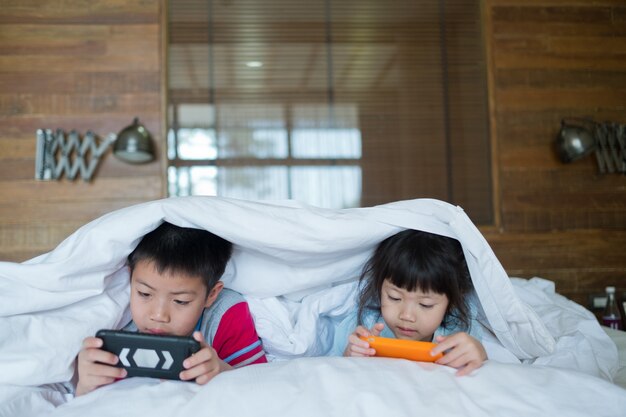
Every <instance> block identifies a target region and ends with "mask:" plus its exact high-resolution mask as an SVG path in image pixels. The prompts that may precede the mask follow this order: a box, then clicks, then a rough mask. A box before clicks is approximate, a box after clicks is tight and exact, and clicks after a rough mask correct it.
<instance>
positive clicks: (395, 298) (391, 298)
mask: <svg viewBox="0 0 626 417" xmlns="http://www.w3.org/2000/svg"><path fill="white" fill-rule="evenodd" d="M387 297H389V299H390V300H391V301H400V298H398V297H392V296H391V295H389V294H387Z"/></svg>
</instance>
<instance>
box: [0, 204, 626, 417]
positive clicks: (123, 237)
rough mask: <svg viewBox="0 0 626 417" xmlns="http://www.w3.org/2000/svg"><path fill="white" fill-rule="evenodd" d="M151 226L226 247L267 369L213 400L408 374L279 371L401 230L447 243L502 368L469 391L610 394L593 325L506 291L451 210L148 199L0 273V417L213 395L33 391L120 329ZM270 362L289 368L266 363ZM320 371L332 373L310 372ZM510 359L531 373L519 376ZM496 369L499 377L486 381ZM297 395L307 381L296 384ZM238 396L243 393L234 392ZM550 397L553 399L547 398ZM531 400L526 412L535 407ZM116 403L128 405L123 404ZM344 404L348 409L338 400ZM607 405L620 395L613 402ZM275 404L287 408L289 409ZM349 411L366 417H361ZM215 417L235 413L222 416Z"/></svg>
mask: <svg viewBox="0 0 626 417" xmlns="http://www.w3.org/2000/svg"><path fill="white" fill-rule="evenodd" d="M163 220H167V221H169V222H171V223H174V224H177V225H180V226H187V227H198V228H204V229H207V230H210V231H212V232H214V233H216V234H218V235H220V236H222V237H224V238H226V239H228V240H230V241H232V242H233V243H234V244H235V252H234V255H233V259H232V260H231V262H230V263H229V266H228V267H227V271H226V273H225V276H224V278H223V280H224V282H225V283H226V285H227V286H228V287H230V288H233V289H235V290H237V291H239V292H241V293H243V294H244V295H245V296H246V298H247V299H248V301H249V303H250V307H251V310H252V313H253V315H254V316H255V320H256V324H257V328H258V331H259V334H260V336H261V338H262V339H263V343H264V347H265V349H266V350H267V352H268V354H269V356H270V358H272V359H275V360H276V361H275V362H273V363H270V364H268V365H264V366H263V367H259V369H258V370H255V369H253V368H254V367H250V368H249V369H248V368H246V369H245V370H240V371H237V372H234V373H233V374H232V375H229V374H225V375H223V376H220V377H219V379H216V381H215V382H214V383H212V384H213V386H215V385H216V384H217V383H218V381H224V382H223V383H224V384H225V385H227V386H223V387H222V388H220V389H223V390H226V391H228V390H229V389H230V390H234V389H233V388H232V386H231V384H229V383H228V384H227V382H228V381H230V380H231V379H232V380H233V381H238V378H244V379H245V378H252V379H255V380H254V381H253V382H252V383H251V384H252V385H253V386H256V385H259V386H263V387H266V388H267V387H274V388H276V389H281V388H280V386H281V382H280V378H282V377H283V376H284V375H285V374H289V373H290V372H291V374H290V375H295V376H298V377H303V376H306V375H309V374H311V375H313V377H314V376H315V375H317V376H318V377H319V378H320V380H319V381H316V382H317V383H319V384H322V383H323V384H327V383H329V382H328V381H327V378H335V379H333V380H337V381H341V379H342V378H343V379H350V380H351V378H352V377H350V376H349V375H343V374H342V375H343V376H342V377H339V376H337V375H335V374H336V373H337V371H336V370H335V369H334V368H333V367H334V366H336V365H337V364H344V365H343V366H344V367H345V369H346V370H349V371H350V372H354V373H355V375H354V376H355V378H359V372H363V373H368V372H369V373H368V375H369V376H370V378H371V379H375V380H376V381H374V382H372V385H371V386H370V387H369V391H373V392H377V391H378V390H381V391H382V392H384V391H385V389H387V388H384V389H383V388H379V387H377V385H376V383H378V381H379V379H378V377H376V378H372V377H373V376H374V375H379V374H380V372H383V371H384V370H386V369H387V368H388V367H389V366H391V367H393V369H395V368H397V367H398V366H401V365H398V364H399V363H402V364H404V365H402V366H404V368H403V369H406V367H407V366H409V367H413V368H414V367H415V366H416V365H414V364H409V363H408V362H406V361H392V362H384V361H383V362H381V361H380V360H375V361H372V362H364V361H362V362H354V361H350V360H345V359H342V358H339V359H331V358H326V359H319V360H311V359H308V358H303V359H299V360H293V359H294V358H298V357H309V356H317V355H321V354H324V353H325V352H326V350H327V349H328V348H329V346H330V344H331V343H332V336H333V335H332V331H331V329H332V322H333V320H337V319H339V318H341V317H342V315H343V314H345V313H346V312H347V311H349V310H350V309H351V308H353V303H354V301H353V297H354V287H355V279H356V278H357V277H358V275H359V273H360V270H361V268H362V266H363V263H364V262H365V260H366V259H367V258H368V256H369V255H370V253H371V251H372V249H373V248H374V247H375V246H376V244H377V243H378V242H380V241H381V240H382V239H384V238H386V237H388V236H390V235H392V234H394V233H396V232H398V231H400V230H402V229H405V228H414V229H420V230H425V231H429V232H432V233H437V234H442V235H445V236H450V237H454V238H457V239H458V240H459V241H460V242H461V244H462V245H463V249H464V253H465V256H466V258H467V262H468V267H469V269H470V273H471V275H472V280H473V283H474V286H475V289H476V293H477V296H478V298H479V300H480V303H481V305H482V310H481V316H482V318H481V322H482V323H483V324H484V325H485V326H486V328H487V329H489V330H490V331H491V332H492V333H493V337H491V339H490V338H489V334H490V333H489V332H486V334H487V338H486V340H485V345H486V347H487V350H488V354H489V356H490V358H492V359H497V360H499V361H503V362H510V363H514V364H513V365H506V366H509V367H513V368H507V367H506V366H505V365H502V364H496V363H493V364H490V366H489V367H485V369H484V370H479V371H478V372H476V375H473V376H471V377H470V378H475V379H477V380H480V381H482V382H481V384H478V385H485V386H486V387H487V388H488V389H492V390H495V391H493V392H492V394H493V393H497V392H498V391H497V389H496V388H495V387H496V386H499V385H503V384H502V381H510V380H511V378H509V376H508V375H507V373H512V372H513V371H511V370H510V369H519V370H520V375H530V374H529V372H539V371H538V369H542V371H541V372H544V374H545V375H544V374H540V373H536V374H533V375H534V376H533V377H532V378H530V377H529V378H528V380H527V382H528V383H529V384H532V381H533V380H534V379H536V378H541V377H542V376H541V375H544V376H543V377H545V378H548V379H549V378H550V375H551V372H550V371H553V372H557V371H556V370H554V369H553V368H552V367H559V368H563V370H561V371H559V372H561V373H555V374H554V375H553V376H552V377H553V378H557V379H558V377H557V376H555V375H566V374H567V373H568V372H569V373H570V374H569V375H566V376H564V377H563V381H566V380H567V381H578V380H579V379H581V381H578V382H579V383H580V386H587V385H593V382H597V384H598V385H597V389H598V390H599V391H604V392H607V393H608V394H607V395H613V396H614V395H615V391H613V390H611V389H607V387H606V385H602V384H603V382H602V381H601V379H599V378H604V379H607V380H610V379H611V377H612V375H613V373H614V372H615V370H616V368H617V350H616V348H615V345H614V344H613V343H612V342H611V340H610V339H609V338H608V337H607V336H606V334H605V333H604V332H603V331H602V330H601V328H600V327H599V325H598V324H597V322H596V321H595V319H594V317H593V315H592V314H591V313H589V312H587V311H586V310H585V309H583V308H582V307H580V306H578V305H576V304H574V303H572V302H570V301H568V300H566V299H564V298H563V297H560V296H558V295H556V294H555V293H554V288H553V286H552V284H551V283H550V282H548V281H545V280H539V279H535V280H531V281H525V280H513V281H512V280H510V279H509V277H508V276H507V274H506V272H505V271H504V269H503V268H502V266H501V264H500V263H499V262H498V260H497V258H496V256H495V255H494V253H493V251H492V250H491V248H490V247H489V245H488V243H487V242H486V241H485V239H484V238H483V236H482V235H481V234H480V232H479V231H478V230H477V229H476V227H475V226H474V225H473V224H472V222H471V221H470V220H469V218H468V217H467V216H466V215H465V213H464V212H463V210H462V209H460V208H458V207H454V206H451V205H449V204H447V203H444V202H441V201H436V200H429V199H422V200H413V201H402V202H396V203H390V204H386V205H382V206H377V207H371V208H358V209H347V210H325V209H319V208H314V207H308V206H301V205H297V204H295V203H292V202H285V203H267V202H248V201H239V200H232V199H221V198H212V197H187V198H179V199H166V200H159V201H155V202H150V203H146V204H141V205H137V206H133V207H129V208H126V209H123V210H119V211H116V212H113V213H110V214H108V215H106V216H103V217H101V218H99V219H97V220H95V221H93V222H91V223H89V224H87V225H85V226H84V227H82V228H81V229H79V230H78V231H77V232H75V233H74V234H73V235H71V236H70V237H69V238H68V239H66V240H65V241H64V242H63V243H62V244H61V245H59V246H58V247H57V248H56V249H55V250H53V251H52V252H50V253H48V254H44V255H42V256H39V257H37V258H34V259H32V260H30V261H28V262H25V263H23V264H15V263H0V369H1V370H2V372H0V404H2V406H0V415H2V416H3V415H20V413H19V412H18V414H10V413H14V412H16V411H20V412H22V415H30V414H32V415H44V414H45V413H46V412H48V411H54V415H61V414H58V413H61V412H62V410H65V411H63V412H67V413H68V414H67V415H74V414H72V413H73V412H74V411H71V410H73V407H76V409H75V410H79V409H80V407H81V404H85V403H88V401H89V400H88V399H87V398H92V399H93V401H95V402H96V403H97V402H98V398H101V397H102V396H103V395H104V393H105V392H110V395H111V398H115V396H116V395H121V396H123V395H125V394H124V393H125V392H138V393H140V394H141V395H145V394H148V393H151V394H150V395H149V397H150V398H153V399H154V401H155V403H157V404H159V403H160V402H162V401H163V400H162V399H161V400H159V398H164V396H165V395H166V394H167V392H169V390H173V389H176V388H171V387H182V388H181V389H182V391H184V393H188V394H183V395H182V397H181V398H183V399H184V398H187V399H190V401H191V402H190V404H191V403H196V402H201V401H202V399H197V397H196V394H198V395H199V396H200V397H201V398H204V395H205V394H206V395H207V396H208V397H207V398H206V400H207V401H209V399H208V398H209V397H210V398H213V397H215V396H214V394H213V391H210V393H209V392H208V390H207V389H205V388H202V389H200V388H199V387H196V386H195V385H193V384H182V383H174V382H169V383H163V384H158V385H157V386H156V387H157V388H155V386H154V384H146V383H145V381H150V380H145V379H136V380H135V381H133V382H126V381H125V382H124V384H137V383H138V382H137V381H140V382H141V381H144V383H143V384H139V386H135V385H132V386H133V389H132V390H127V389H126V388H124V389H122V388H121V387H122V386H123V384H121V383H116V384H113V386H111V387H107V388H105V389H100V390H97V391H96V392H97V394H96V393H94V394H90V395H88V396H86V397H85V399H83V398H80V399H77V400H72V401H70V402H69V403H67V404H65V405H64V406H62V407H59V408H55V407H56V406H58V405H59V404H62V403H64V402H65V401H66V400H67V399H68V398H69V397H71V396H69V395H64V394H63V392H62V390H60V389H58V387H55V386H46V387H39V386H40V385H42V384H53V383H58V382H64V381H68V380H70V379H71V378H72V375H73V372H74V367H73V362H74V358H75V357H76V354H77V353H78V350H79V348H80V344H81V341H82V339H83V338H84V337H85V336H88V335H93V334H95V332H96V331H97V330H98V329H101V328H111V327H119V326H120V325H121V324H123V323H124V321H125V320H127V319H128V311H127V304H128V271H127V269H126V268H125V267H124V262H125V259H126V256H127V255H128V254H129V253H130V252H131V251H132V250H133V248H134V247H135V245H136V244H137V243H138V241H139V239H140V238H141V237H142V236H143V235H144V234H145V233H147V232H148V231H150V230H152V229H154V228H155V227H156V226H157V225H158V224H160V223H161V222H162V221H163ZM284 359H292V360H291V361H288V362H283V361H280V360H284ZM324 361H329V362H328V363H329V364H332V365H333V366H332V367H331V366H330V365H323V363H326V362H324ZM337 361H339V362H337ZM343 361H346V362H343ZM520 362H522V363H525V364H533V366H532V367H530V368H528V365H520V364H519V363H520ZM320 363H322V365H320ZM515 363H516V364H515ZM356 364H358V366H357V365H356ZM540 365H541V366H540ZM543 365H548V366H550V368H544V367H543ZM340 368H341V367H340ZM370 368H371V369H370ZM389 369H392V368H389ZM417 369H422V368H417ZM432 369H436V370H437V372H429V373H428V374H427V375H428V379H429V380H430V378H432V377H433V376H434V375H440V374H441V375H440V376H438V378H447V379H445V380H446V381H447V382H445V384H444V385H443V386H447V385H446V384H448V385H450V384H451V385H453V386H457V387H460V388H459V389H461V390H462V391H463V392H465V390H466V389H467V386H471V385H472V384H470V383H464V382H462V381H461V380H457V379H455V378H452V377H450V374H449V372H448V368H445V367H437V366H435V367H434V368H432ZM529 369H532V371H530V370H529ZM548 369H549V370H550V371H549V370H548ZM567 369H570V370H567ZM305 370H306V372H304V371H305ZM359 370H361V371H359ZM297 371H300V372H297ZM370 371H371V372H370ZM372 372H373V373H372ZM384 372H387V371H384ZM412 372H413V371H411V372H409V374H411V375H412ZM499 372H502V375H501V376H497V377H496V375H498V373H499ZM581 372H582V373H581ZM404 373H406V372H404ZM419 375H420V373H419V372H417V376H414V377H413V376H411V377H410V378H409V380H407V381H406V384H408V389H410V390H411V392H414V391H415V390H416V389H419V390H422V388H423V387H422V385H423V384H424V383H423V382H420V381H419V378H420V376H419ZM443 375H447V376H445V377H444V376H443ZM313 377H312V378H313ZM306 378H309V377H306ZM399 378H404V377H402V376H401V375H400V376H399ZM492 378H496V380H492ZM519 378H522V377H519ZM292 379H293V378H292ZM522 379H523V378H522ZM467 380H468V381H469V380H470V379H469V378H468V379H467ZM582 380H584V381H582ZM309 381H311V380H309ZM592 381H593V382H592ZM292 382H293V381H292ZM363 383H364V382H363V381H359V382H358V384H363ZM181 384H182V385H181ZM333 384H335V383H333ZM333 384H331V385H328V386H326V385H324V386H323V387H321V388H318V389H317V391H316V390H315V389H314V388H312V387H309V390H310V391H311V393H312V394H314V395H316V396H319V395H322V394H323V393H325V392H326V390H327V389H328V387H330V386H332V385H333ZM355 384H357V383H356V381H355ZM358 384H357V385H358ZM411 384H417V385H414V386H412V385H411ZM491 384H493V386H491ZM606 384H607V385H609V386H611V385H610V384H608V383H606ZM210 385H211V384H210ZM309 385H312V384H307V387H308V386H309ZM313 385H314V384H313ZM220 386H221V385H220ZM229 386H231V388H229ZM348 386H349V385H348ZM348 386H346V384H345V383H342V385H341V387H342V389H338V390H337V392H338V393H342V394H343V395H350V392H346V390H347V389H348ZM161 387H162V388H161ZM463 387H465V388H463ZM611 387H612V386H611ZM214 389H215V388H214ZM220 389H216V390H217V391H219V390H220ZM248 389H252V388H251V387H250V386H248ZM320 389H321V390H322V391H321V392H322V394H320V391H319V390H320ZM616 389H617V390H619V391H618V392H619V393H620V394H622V393H623V392H622V390H620V389H619V388H616ZM118 390H121V391H118ZM365 391H366V392H369V391H368V390H367V389H366V390H365ZM279 392H280V391H277V393H279ZM507 392H508V391H507ZM559 392H560V391H558V392H554V393H553V395H554V396H556V397H558V395H559ZM167 395H169V394H167ZM363 395H365V394H363ZM407 395H408V394H407ZM430 395H432V393H431V394H430ZM454 395H466V394H464V393H456V394H454ZM467 395H470V394H467ZM472 395H473V394H472ZM484 395H486V394H484ZM503 395H508V394H503ZM598 395H599V394H598ZM189 396H191V397H189ZM231 397H232V396H231ZM331 397H332V395H331ZM220 398H221V397H220ZM225 398H226V397H225ZM232 398H235V397H232ZM260 398H261V397H259V399H260ZM312 398H315V397H312ZM407 398H408V397H407ZM425 398H428V397H425ZM533 398H534V397H532V396H531V397H530V398H528V401H535V399H533ZM579 398H583V397H582V396H581V397H579ZM602 398H604V397H602ZM128 399H132V401H135V399H134V397H133V396H129V397H128ZM172 401H173V402H176V401H174V400H172ZM214 401H218V402H220V401H222V400H218V399H214ZM224 401H225V400H224ZM345 401H346V404H350V403H352V399H350V398H345ZM620 401H623V398H621V397H620ZM101 402H102V401H101ZM235 402H236V401H235ZM268 402H271V401H268ZM462 402H463V403H465V402H466V401H462ZM220 403H222V402H220ZM305 403H306V401H305ZM333 403H334V402H333ZM574 403H576V401H574V402H573V403H572V404H574ZM138 404H139V403H138ZM267 406H268V407H269V408H272V407H274V406H276V407H279V405H272V404H268V405H267ZM341 406H342V405H340V404H335V405H329V406H328V407H330V408H329V409H331V410H338V409H337V408H333V407H341ZM468 406H469V405H468ZM141 407H143V406H142V405H137V408H136V410H137V415H139V413H140V411H139V410H143V411H145V410H144V409H143V408H141ZM241 407H244V405H242V404H238V405H237V406H236V407H234V408H233V410H241ZM284 407H286V408H285V410H295V408H293V406H286V405H285V406H284ZM289 407H292V408H289ZM470 408H471V407H470ZM96 409H99V408H96ZM184 409H187V410H190V409H188V408H184ZM155 410H159V408H155ZM303 410H304V408H303ZM355 410H356V409H355ZM143 411H142V412H143ZM103 414H106V415H111V414H108V413H103ZM143 414H144V415H145V414H146V413H145V412H143ZM262 414H268V413H262ZM279 414H280V413H279ZM300 414H301V413H300ZM311 414H312V413H308V414H306V413H305V414H304V415H311ZM322 414H324V413H322ZM325 414H329V413H325ZM331 414H332V413H331ZM337 414H338V415H339V414H340V415H351V414H350V413H346V414H341V413H337ZM353 414H354V415H356V414H359V415H364V414H365V415H370V414H372V415H373V414H374V413H368V412H367V408H364V409H361V412H356V411H355V412H354V413H353ZM75 415H79V413H78V411H76V414H75ZM94 415H95V414H94ZM120 415H125V413H120ZM129 415H130V414H129ZM218 415H246V414H245V413H242V414H237V413H235V412H233V413H230V412H229V411H226V410H222V413H221V414H218ZM468 415H471V414H468ZM607 415H610V414H607Z"/></svg>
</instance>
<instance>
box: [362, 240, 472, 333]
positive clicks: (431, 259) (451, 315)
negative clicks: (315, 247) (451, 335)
mask: <svg viewBox="0 0 626 417" xmlns="http://www.w3.org/2000/svg"><path fill="white" fill-rule="evenodd" d="M386 279H389V281H390V282H391V283H392V284H393V285H395V286H396V287H398V288H403V289H405V290H407V291H416V290H420V291H423V292H428V291H431V292H434V293H436V294H445V295H446V297H448V309H447V310H446V314H445V316H444V321H443V323H442V325H443V326H444V327H456V326H459V327H461V328H465V329H466V330H469V327H470V322H471V320H470V317H469V307H468V305H467V301H466V299H467V297H466V295H467V294H468V293H469V292H470V291H471V290H472V289H473V285H472V280H471V277H470V274H469V270H468V269H467V263H466V262H465V256H464V255H463V249H462V248H461V244H460V243H459V241H458V240H456V239H453V238H450V237H446V236H441V235H435V234H432V233H428V232H424V231H420V230H404V231H402V232H400V233H397V234H395V235H393V236H391V237H388V238H387V239H385V240H383V241H382V242H381V243H380V244H379V245H378V247H377V248H376V250H375V251H374V254H373V255H372V257H371V258H370V259H369V260H368V261H367V263H366V264H365V267H364V268H363V272H362V273H361V277H360V280H359V284H360V285H359V287H360V292H359V299H358V305H359V310H358V316H357V317H358V322H359V324H363V318H364V313H365V311H366V310H377V311H380V300H381V288H382V285H383V281H385V280H386Z"/></svg>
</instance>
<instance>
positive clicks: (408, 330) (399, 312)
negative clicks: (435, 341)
mask: <svg viewBox="0 0 626 417" xmlns="http://www.w3.org/2000/svg"><path fill="white" fill-rule="evenodd" d="M380 293H381V300H380V306H381V313H382V316H383V319H384V320H385V324H386V325H387V327H389V329H390V330H391V331H392V332H393V334H394V335H395V336H396V338H398V339H405V340H421V341H427V342H430V341H432V338H433V334H434V333H435V330H437V328H438V327H439V326H440V325H441V322H442V321H443V318H444V316H445V314H446V310H447V308H448V297H447V296H446V295H445V294H436V293H433V292H426V293H424V292H421V291H420V290H416V291H407V290H405V289H402V288H398V287H396V286H395V285H393V284H392V283H391V282H390V281H389V280H388V279H386V280H385V281H384V282H383V286H382V288H381V291H380Z"/></svg>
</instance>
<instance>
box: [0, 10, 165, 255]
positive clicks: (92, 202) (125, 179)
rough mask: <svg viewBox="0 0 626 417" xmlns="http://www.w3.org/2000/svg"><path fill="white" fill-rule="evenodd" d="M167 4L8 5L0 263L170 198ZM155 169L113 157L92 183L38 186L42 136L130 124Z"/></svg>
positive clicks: (1, 82) (104, 131) (2, 56)
mask: <svg viewBox="0 0 626 417" xmlns="http://www.w3.org/2000/svg"><path fill="white" fill-rule="evenodd" d="M163 13H164V0H163V1H162V0H147V1H146V0H116V1H113V2H110V1H103V0H95V1H91V2H84V1H79V0H69V1H64V2H62V3H59V2H54V1H34V0H25V1H21V0H20V1H5V2H3V4H2V8H0V24H2V36H0V260H11V261H21V260H25V259H27V258H29V257H31V256H35V255H37V254H39V253H43V252H46V251H49V250H50V249H52V248H53V247H54V246H56V245H57V244H58V243H59V242H60V241H61V240H62V239H64V238H65V237H66V236H68V235H69V234H70V233H72V232H73V231H74V230H76V228H77V227H79V226H80V225H82V224H85V223H87V222H88V221H91V220H93V219H95V218H97V217H99V216H101V215H103V214H105V213H108V212H110V211H112V210H116V209H119V208H122V207H127V206H129V205H132V204H137V203H141V202H143V201H147V200H154V199H158V198H161V197H164V195H165V194H164V190H165V166H164V164H163V153H164V150H165V148H164V143H165V135H164V119H165V116H164V91H165V88H164V84H163V82H164V81H163V80H164V76H163V75H164V70H165V60H164V56H165V50H164V47H165V45H164V43H163V39H164V32H165V27H164V24H163V21H164V19H163V18H164V16H163ZM135 116H137V117H139V118H140V121H141V122H142V123H143V124H144V125H145V126H146V127H147V129H148V130H149V131H150V132H151V134H152V136H153V139H154V141H155V145H156V148H157V153H158V155H157V161H155V162H152V163H150V164H146V165H129V164H125V163H123V162H120V161H119V160H117V159H116V158H114V156H113V155H112V154H111V151H110V149H109V150H108V151H107V152H106V153H105V154H104V155H103V156H102V158H101V159H100V164H99V167H98V169H97V171H96V173H95V175H94V178H93V179H92V181H91V182H84V181H83V180H82V179H81V178H80V176H78V178H77V179H76V180H74V181H69V180H67V179H66V178H62V179H61V180H59V181H36V180H35V179H34V170H35V142H36V135H35V133H36V130H37V129H40V128H46V129H52V130H57V129H62V130H64V131H65V132H66V134H68V133H69V132H70V131H71V130H77V131H78V132H79V133H80V134H81V135H84V134H85V133H86V132H87V131H88V130H91V131H93V132H95V133H96V134H97V135H98V136H99V137H100V138H102V137H104V136H106V135H108V134H109V133H111V132H113V133H117V132H119V131H120V130H121V129H122V128H124V127H126V126H128V125H129V124H130V123H131V122H132V120H133V117H135Z"/></svg>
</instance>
